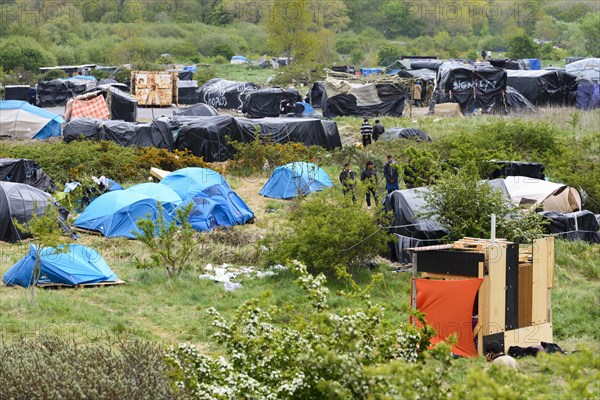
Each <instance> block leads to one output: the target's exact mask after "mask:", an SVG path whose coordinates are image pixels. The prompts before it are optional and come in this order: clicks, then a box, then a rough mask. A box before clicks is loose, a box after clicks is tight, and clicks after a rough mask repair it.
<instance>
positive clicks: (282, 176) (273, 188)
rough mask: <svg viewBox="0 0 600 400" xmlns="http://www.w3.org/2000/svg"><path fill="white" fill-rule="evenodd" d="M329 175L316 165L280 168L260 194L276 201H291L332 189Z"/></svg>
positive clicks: (303, 163)
mask: <svg viewBox="0 0 600 400" xmlns="http://www.w3.org/2000/svg"><path fill="white" fill-rule="evenodd" d="M332 186H333V182H331V179H330V178H329V175H327V173H326V172H325V171H323V170H322V169H321V168H320V167H318V166H317V165H315V164H311V163H307V162H294V163H289V164H286V165H284V166H282V167H278V168H276V169H275V171H273V173H272V174H271V177H270V178H269V180H268V181H267V183H265V186H263V188H262V189H261V191H260V194H261V195H262V196H265V197H273V198H275V199H291V198H293V197H296V196H297V195H298V191H301V192H302V195H307V194H309V193H312V192H316V191H319V190H323V189H325V188H326V187H332Z"/></svg>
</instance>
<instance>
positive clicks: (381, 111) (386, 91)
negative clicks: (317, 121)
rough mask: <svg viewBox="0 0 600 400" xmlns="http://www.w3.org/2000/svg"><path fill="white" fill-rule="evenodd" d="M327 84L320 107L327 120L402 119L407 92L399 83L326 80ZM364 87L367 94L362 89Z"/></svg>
mask: <svg viewBox="0 0 600 400" xmlns="http://www.w3.org/2000/svg"><path fill="white" fill-rule="evenodd" d="M324 85H325V91H324V92H323V97H322V99H321V107H322V108H323V115H324V116H325V117H327V118H332V117H336V116H344V115H360V116H375V115H387V116H392V117H400V116H402V111H403V110H404V101H405V99H406V91H405V90H404V89H403V88H402V87H401V86H400V85H399V84H392V83H380V84H367V85H360V84H349V83H348V82H346V81H340V80H337V79H332V78H327V79H326V80H325V83H324ZM363 88H364V89H366V91H365V92H363V91H362V90H361V89H363ZM357 96H358V97H357ZM361 104H362V105H361ZM367 104H368V105H367Z"/></svg>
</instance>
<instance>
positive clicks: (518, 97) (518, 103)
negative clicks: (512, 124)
mask: <svg viewBox="0 0 600 400" xmlns="http://www.w3.org/2000/svg"><path fill="white" fill-rule="evenodd" d="M505 99H506V108H507V111H508V112H509V113H520V112H535V106H534V105H533V104H531V102H530V101H529V100H527V98H526V97H525V96H523V95H522V94H521V93H520V92H519V91H518V90H517V89H515V88H514V87H512V86H507V87H506V92H505Z"/></svg>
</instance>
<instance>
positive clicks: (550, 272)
mask: <svg viewBox="0 0 600 400" xmlns="http://www.w3.org/2000/svg"><path fill="white" fill-rule="evenodd" d="M543 240H546V241H547V243H548V260H547V265H546V268H547V269H548V287H549V288H552V287H554V237H553V236H552V237H547V238H544V239H543Z"/></svg>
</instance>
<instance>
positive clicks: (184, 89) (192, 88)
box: [177, 80, 200, 104]
mask: <svg viewBox="0 0 600 400" xmlns="http://www.w3.org/2000/svg"><path fill="white" fill-rule="evenodd" d="M177 92H178V95H177V96H178V99H179V104H196V103H198V102H199V101H200V96H199V94H198V82H197V81H192V80H189V81H182V80H180V81H179V83H178V86H177Z"/></svg>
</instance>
